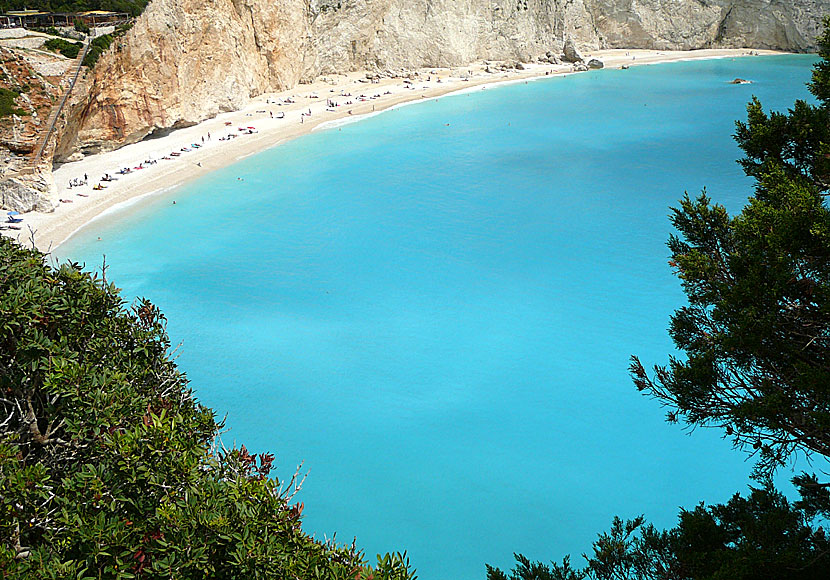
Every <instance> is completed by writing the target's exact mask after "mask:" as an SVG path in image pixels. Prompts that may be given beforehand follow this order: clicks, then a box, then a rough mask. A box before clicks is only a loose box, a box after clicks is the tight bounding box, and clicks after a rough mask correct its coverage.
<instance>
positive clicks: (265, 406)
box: [57, 56, 814, 580]
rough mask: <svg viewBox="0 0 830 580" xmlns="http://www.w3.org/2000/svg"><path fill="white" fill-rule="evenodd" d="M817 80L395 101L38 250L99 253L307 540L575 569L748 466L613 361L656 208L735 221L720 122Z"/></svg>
mask: <svg viewBox="0 0 830 580" xmlns="http://www.w3.org/2000/svg"><path fill="white" fill-rule="evenodd" d="M813 62H814V59H813V57H809V56H780V57H762V58H746V59H739V60H716V61H706V62H686V63H675V64H667V65H659V66H649V67H637V68H632V69H630V70H626V71H619V70H604V71H598V72H591V73H585V74H581V75H575V76H571V77H567V78H551V79H545V80H540V81H537V82H531V83H528V84H518V85H511V86H503V87H499V88H493V89H488V90H485V91H475V92H473V93H468V94H463V95H456V96H452V97H445V98H442V99H440V100H437V101H429V102H424V103H419V104H417V105H413V106H408V107H403V108H400V109H397V110H394V111H389V112H386V113H384V114H381V115H378V116H376V117H373V118H371V119H367V120H365V121H362V122H360V123H355V124H351V125H347V126H344V127H342V128H341V129H339V130H338V129H333V130H328V131H321V132H317V133H314V134H312V135H310V136H307V137H304V138H302V139H298V140H296V141H293V142H291V143H288V144H285V145H283V146H280V147H278V148H275V149H272V150H269V151H266V152H264V153H262V154H260V155H257V156H254V157H250V158H247V159H245V160H243V161H242V162H240V163H238V164H236V165H234V166H232V167H229V168H227V169H225V170H222V171H219V172H216V173H213V174H210V175H208V176H206V177H205V178H203V179H201V180H199V181H197V182H195V183H192V184H189V185H187V186H186V187H183V188H180V189H178V190H175V191H173V192H168V193H166V194H164V195H162V196H158V197H155V198H152V199H149V200H144V201H143V202H141V203H140V204H137V205H136V206H133V207H131V208H129V210H126V211H123V212H120V213H118V214H115V215H112V216H109V217H107V218H106V219H102V220H99V221H96V222H94V223H93V224H92V225H90V226H89V227H88V228H86V229H85V230H83V231H82V232H80V233H79V234H78V235H77V236H75V237H74V238H73V239H72V240H70V242H68V243H67V244H65V245H64V246H62V247H61V248H60V249H59V251H58V252H57V253H58V254H59V255H61V256H69V257H71V258H73V259H76V260H81V261H86V262H87V264H88V265H89V266H100V263H101V255H102V254H106V261H107V264H108V265H109V268H110V269H109V271H108V277H109V278H110V279H112V280H115V281H116V282H117V284H118V285H119V286H120V287H123V288H124V293H125V295H126V296H127V297H133V296H136V295H140V296H146V297H148V298H149V299H150V300H151V301H153V302H154V303H156V304H158V305H160V306H161V308H162V309H163V311H164V312H165V313H166V314H167V315H168V317H169V320H170V322H169V331H170V334H171V336H172V339H173V341H174V342H178V341H183V342H184V345H183V348H182V350H181V356H180V358H179V365H180V367H181V368H182V369H184V370H185V371H186V372H187V374H188V376H189V377H190V379H191V380H192V383H193V387H194V388H195V390H196V392H197V394H198V396H199V397H200V399H201V400H202V401H203V402H205V403H206V404H208V405H210V406H212V407H213V408H214V409H216V410H217V412H218V413H219V414H220V415H223V414H225V413H227V424H228V426H229V427H230V428H231V430H230V432H229V433H228V434H226V435H225V437H224V438H225V440H226V441H232V440H235V441H237V442H239V443H245V444H246V445H247V446H248V448H249V449H251V450H253V451H265V450H271V451H274V452H275V453H276V454H277V461H278V463H279V465H280V470H279V472H280V475H281V476H283V477H285V476H288V475H290V474H291V473H292V472H293V470H294V467H295V465H296V464H298V463H299V462H301V461H305V468H307V469H310V470H311V472H310V475H309V477H308V479H307V480H306V484H305V487H304V489H303V491H302V492H301V494H300V496H299V498H298V499H300V500H302V501H304V502H305V506H306V509H305V527H306V529H307V530H309V531H311V532H315V533H316V534H317V535H318V536H319V537H322V536H323V535H324V534H325V535H327V536H329V537H330V536H331V535H332V533H334V532H335V531H336V532H337V538H338V539H339V540H341V541H343V542H349V541H350V540H351V538H352V537H353V536H357V537H358V544H359V545H360V546H363V547H364V548H365V549H366V550H367V551H368V552H369V553H370V555H373V554H374V553H375V552H385V551H391V550H404V549H406V550H408V552H409V555H410V557H411V559H412V561H413V563H414V565H415V566H416V567H417V569H418V571H419V576H420V577H421V578H422V579H423V580H475V579H483V578H484V563H485V562H487V563H490V564H494V565H499V566H502V567H509V566H510V565H511V564H512V553H513V552H514V551H520V552H524V553H525V554H526V555H528V556H529V557H531V558H534V559H542V560H550V559H560V558H561V556H563V555H564V554H566V553H569V552H570V553H572V554H573V560H574V561H575V562H576V563H579V561H580V560H581V558H579V555H580V554H581V553H582V552H585V551H587V550H588V549H589V547H590V543H591V542H592V541H593V540H594V538H595V537H596V534H597V533H598V532H601V531H604V530H606V529H607V528H608V526H609V524H610V522H611V518H612V517H613V516H614V515H615V514H619V515H621V516H623V517H633V516H635V515H638V514H641V513H644V514H646V516H647V517H648V518H649V519H650V520H651V521H653V522H655V523H656V524H657V525H660V526H668V525H672V524H673V523H674V522H675V519H676V516H677V512H678V508H679V507H680V506H684V507H693V506H694V505H695V504H697V502H699V501H701V500H706V501H708V502H715V501H725V500H726V499H727V498H728V497H729V496H730V495H731V494H732V493H734V492H736V491H742V490H745V489H746V483H747V482H748V473H749V471H750V469H751V464H749V463H747V462H746V461H745V457H744V456H743V455H742V454H741V453H739V452H736V451H733V450H732V449H731V448H730V445H729V443H728V442H726V441H723V440H721V439H720V438H719V433H716V432H710V431H703V430H698V431H697V432H695V433H694V434H693V435H692V436H689V435H688V434H686V433H684V431H683V430H682V429H681V428H679V427H677V426H671V425H667V424H666V423H665V422H664V410H663V409H661V408H660V406H659V404H658V403H657V402H655V401H652V400H649V399H646V398H644V397H642V396H641V395H639V394H638V393H637V392H636V390H635V389H634V387H633V386H632V382H631V380H630V378H629V377H628V374H627V366H628V359H629V356H630V355H632V354H637V355H639V356H640V357H641V358H642V360H643V361H644V362H645V363H647V364H652V363H664V362H665V361H666V360H667V356H668V354H669V353H671V352H673V351H672V344H671V341H670V340H669V338H668V337H667V334H666V327H667V325H668V318H669V315H670V314H671V312H672V311H673V310H674V309H675V308H676V307H678V306H679V305H681V304H682V303H683V294H682V292H681V290H680V288H679V284H678V282H677V280H676V279H674V278H673V276H672V275H671V272H670V269H669V267H668V266H667V257H668V250H667V249H666V246H665V241H666V239H667V237H668V235H669V234H670V232H671V227H670V225H669V223H668V219H667V215H668V212H669V207H670V206H671V205H674V204H676V203H677V200H678V199H679V198H680V197H682V195H683V192H684V190H688V191H689V192H690V193H696V192H698V191H699V190H701V189H702V188H703V187H704V186H705V187H707V189H708V192H709V194H710V195H711V196H712V197H713V198H715V199H716V200H717V201H720V202H722V203H724V204H725V205H726V206H727V208H729V209H730V210H733V211H734V210H738V209H739V208H740V207H741V206H742V205H743V203H744V202H745V200H746V197H747V196H748V195H749V194H750V193H751V185H752V184H751V181H749V180H748V179H747V178H745V177H744V176H743V174H742V173H741V171H740V168H739V166H738V165H737V164H736V163H735V159H737V158H738V157H739V150H738V149H737V147H736V145H735V144H734V142H733V140H732V138H731V134H732V133H733V132H734V121H735V120H736V119H744V118H745V105H746V103H747V101H748V100H749V99H750V97H751V95H753V94H757V95H758V96H759V97H761V99H762V101H763V102H764V104H765V106H766V107H768V108H770V107H771V108H776V109H783V108H786V107H788V106H789V105H791V104H792V102H793V101H794V100H795V99H796V98H806V97H807V96H808V94H807V90H806V88H805V87H804V82H805V81H807V80H808V79H809V72H810V66H811V65H812V63H813ZM738 76H740V77H744V78H749V79H752V80H754V81H755V82H754V84H752V85H738V86H735V85H729V84H727V81H729V80H731V79H733V78H735V77H738ZM239 177H241V178H242V179H243V180H242V181H240V180H239V179H238V178H239ZM172 199H175V200H176V201H177V203H176V205H172V203H171V200H172ZM98 236H100V237H101V238H103V240H102V241H96V238H97V237H98Z"/></svg>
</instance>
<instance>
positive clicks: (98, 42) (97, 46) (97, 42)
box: [83, 29, 128, 68]
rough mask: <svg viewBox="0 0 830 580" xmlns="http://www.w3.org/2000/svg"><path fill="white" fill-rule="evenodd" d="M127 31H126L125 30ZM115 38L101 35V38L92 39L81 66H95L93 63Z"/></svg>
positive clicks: (109, 35) (110, 35)
mask: <svg viewBox="0 0 830 580" xmlns="http://www.w3.org/2000/svg"><path fill="white" fill-rule="evenodd" d="M125 30H128V29H125ZM114 38H115V36H113V35H112V34H102V35H101V36H96V37H95V38H94V39H92V43H91V44H90V46H89V51H88V52H87V53H86V56H85V57H84V62H83V65H84V66H87V67H90V68H92V67H93V66H95V63H96V62H98V58H99V57H100V56H101V54H103V53H104V51H105V50H107V49H108V48H109V47H110V45H111V44H112V41H113V39H114Z"/></svg>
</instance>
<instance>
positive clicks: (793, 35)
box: [56, 0, 830, 159]
mask: <svg viewBox="0 0 830 580" xmlns="http://www.w3.org/2000/svg"><path fill="white" fill-rule="evenodd" d="M823 13H830V0H269V1H267V2H266V1H265V0H153V1H152V2H151V3H150V4H149V6H148V7H147V9H146V10H145V12H144V14H142V16H141V17H139V18H138V19H137V21H136V23H135V26H134V27H133V28H132V29H131V30H130V31H129V32H128V33H127V34H126V35H125V36H124V37H122V38H120V39H118V40H117V41H116V43H114V46H113V48H112V49H111V50H110V51H109V52H108V53H107V54H105V55H103V56H102V58H101V60H100V61H99V63H98V65H97V66H96V67H95V70H94V71H93V74H92V75H90V77H91V78H89V79H88V81H87V82H88V91H87V92H86V93H84V91H78V94H79V97H78V98H76V101H75V103H74V107H73V111H72V114H71V118H70V121H69V123H68V124H67V127H66V129H65V131H64V133H63V135H62V136H61V138H60V143H59V145H58V147H57V153H56V158H58V159H60V158H66V157H68V156H69V155H70V154H71V153H73V152H76V151H79V150H80V151H83V152H93V151H99V150H107V149H112V148H115V147H119V146H121V145H124V144H128V143H132V142H135V141H138V140H141V139H143V138H145V137H147V136H151V135H153V134H156V133H158V132H166V131H169V130H171V129H173V128H176V127H181V126H187V125H190V124H193V123H196V122H199V121H201V120H204V119H206V118H210V117H212V116H215V115H216V114H217V113H219V112H222V111H228V110H233V109H236V108H238V107H240V106H241V105H242V104H243V103H245V102H247V101H248V100H249V99H250V98H251V97H254V96H256V95H259V94H262V93H264V92H268V91H273V90H279V89H284V88H289V87H292V86H294V85H296V84H297V83H298V82H300V81H301V80H303V79H311V78H314V77H316V76H318V75H320V74H330V73H336V72H342V71H350V70H361V69H369V70H372V69H377V70H386V69H400V68H415V67H422V66H459V65H463V64H466V63H469V62H472V61H476V60H481V59H489V60H519V61H529V60H533V59H536V58H538V57H539V56H540V55H543V54H544V53H545V52H547V51H552V52H553V53H555V54H558V53H559V52H560V51H561V49H562V46H563V43H564V41H565V39H567V38H571V39H573V40H574V42H575V44H576V45H577V46H578V47H579V48H580V49H581V50H583V51H584V50H591V49H597V48H655V49H694V48H704V47H738V46H747V47H755V48H778V49H784V50H793V51H805V50H810V49H811V48H812V47H813V46H814V38H815V36H816V35H817V33H818V26H819V23H820V19H821V16H822V14H823Z"/></svg>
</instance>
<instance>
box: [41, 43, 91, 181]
mask: <svg viewBox="0 0 830 580" xmlns="http://www.w3.org/2000/svg"><path fill="white" fill-rule="evenodd" d="M91 44H92V35H88V36H87V37H86V40H85V41H84V46H83V49H82V50H80V51H78V56H77V57H76V58H75V60H74V62H73V63H72V66H71V67H70V68H69V69H67V72H66V73H64V76H66V75H67V74H69V73H71V71H72V70H73V69H74V71H75V74H73V75H72V80H71V81H70V82H69V86H68V87H67V88H66V91H64V93H63V96H62V97H61V100H60V101H58V104H57V105H55V106H53V107H52V111H51V113H49V119H48V120H47V121H46V131H45V132H44V133H43V135H42V136H41V138H40V139H39V140H38V143H37V146H35V148H34V149H32V152H33V153H34V154H33V155H32V161H31V164H30V167H31V169H32V170H34V169H35V168H37V165H38V163H40V158H41V156H42V155H43V150H44V149H46V144H47V143H49V138H50V137H51V136H52V131H54V130H55V125H56V124H57V122H58V117H59V116H60V114H61V111H62V110H63V106H64V105H65V104H66V100H67V99H68V98H69V95H70V94H71V93H72V89H73V88H75V82H76V81H77V80H78V76H79V75H80V74H81V67H82V66H83V64H84V58H86V54H87V52H89V47H90V46H91Z"/></svg>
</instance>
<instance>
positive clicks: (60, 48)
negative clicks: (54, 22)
mask: <svg viewBox="0 0 830 580" xmlns="http://www.w3.org/2000/svg"><path fill="white" fill-rule="evenodd" d="M43 46H44V47H45V48H47V49H48V50H51V51H54V52H59V53H61V54H62V55H63V56H65V57H66V58H76V57H77V56H78V53H79V52H80V51H81V48H83V46H84V45H83V44H82V43H80V42H69V41H68V40H64V39H62V38H50V39H49V40H47V41H46V42H44V43H43Z"/></svg>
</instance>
